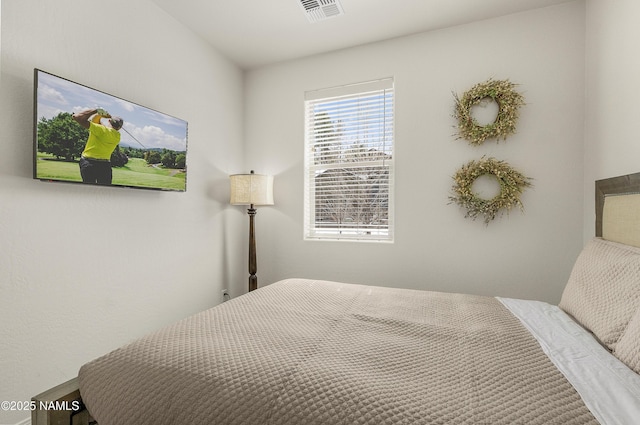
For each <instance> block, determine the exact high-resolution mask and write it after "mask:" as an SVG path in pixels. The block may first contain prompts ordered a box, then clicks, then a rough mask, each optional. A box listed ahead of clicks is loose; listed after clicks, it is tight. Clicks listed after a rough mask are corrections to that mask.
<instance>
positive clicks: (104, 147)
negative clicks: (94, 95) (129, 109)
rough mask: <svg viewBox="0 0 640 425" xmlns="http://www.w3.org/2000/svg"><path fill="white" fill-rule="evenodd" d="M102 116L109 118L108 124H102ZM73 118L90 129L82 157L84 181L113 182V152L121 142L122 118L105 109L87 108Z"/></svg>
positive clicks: (81, 166) (81, 167)
mask: <svg viewBox="0 0 640 425" xmlns="http://www.w3.org/2000/svg"><path fill="white" fill-rule="evenodd" d="M102 118H108V120H107V121H106V124H102V122H101V119H102ZM73 119H74V120H75V121H76V122H77V123H78V124H80V125H81V126H82V127H84V128H86V129H87V130H89V138H88V139H87V144H86V145H85V147H84V151H82V157H81V158H80V175H81V176H82V182H83V183H97V184H111V180H112V178H113V172H112V171H111V153H112V152H113V151H114V149H115V148H116V146H118V143H120V131H119V130H120V129H121V128H122V124H123V121H122V118H120V117H112V116H111V115H109V113H108V112H107V111H105V110H103V109H86V110H84V111H82V112H78V113H76V114H73Z"/></svg>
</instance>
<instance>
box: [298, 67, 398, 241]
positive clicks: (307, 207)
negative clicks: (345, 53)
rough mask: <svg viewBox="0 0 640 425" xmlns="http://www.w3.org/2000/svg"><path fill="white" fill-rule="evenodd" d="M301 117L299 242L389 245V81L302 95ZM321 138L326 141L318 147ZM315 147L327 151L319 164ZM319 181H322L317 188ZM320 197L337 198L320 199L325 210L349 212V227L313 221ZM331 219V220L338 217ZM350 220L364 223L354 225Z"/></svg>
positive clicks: (392, 97) (391, 153) (392, 160)
mask: <svg viewBox="0 0 640 425" xmlns="http://www.w3.org/2000/svg"><path fill="white" fill-rule="evenodd" d="M337 104H344V105H346V106H345V107H343V106H342V105H340V106H335V105H337ZM332 105H333V106H332ZM376 105H379V106H376ZM337 111H339V112H337ZM345 111H346V112H345ZM323 112H324V113H325V114H326V116H327V118H328V119H325V120H324V124H323V123H322V122H320V123H319V119H318V117H319V116H321V114H322V113H323ZM304 115H305V118H304V121H305V122H304V230H303V231H304V239H305V240H332V241H336V240H339V241H359V242H365V241H366V242H393V241H394V233H395V232H394V220H393V219H394V192H395V190H394V174H395V87H394V79H393V78H383V79H379V80H374V81H367V82H363V83H356V84H350V85H345V86H340V87H334V88H329V89H321V90H314V91H309V92H306V93H305V102H304ZM320 121H322V119H320ZM345 122H346V124H345ZM376 126H377V127H376ZM336 128H339V129H336ZM323 137H326V139H325V140H328V141H329V142H323V141H322V140H323V139H322V138H323ZM325 146H330V147H328V148H324V147H325ZM354 147H355V148H354ZM319 148H322V149H325V150H326V152H328V153H324V155H326V158H329V159H326V160H325V161H324V162H319V161H323V159H322V158H320V159H318V158H319V155H323V154H322V153H319V150H318V149H319ZM332 155H333V156H332ZM338 157H339V158H340V159H337V158H338ZM345 158H346V159H345ZM354 158H355V159H354ZM357 158H360V159H359V160H358V159H357ZM363 158H364V159H363ZM332 174H333V175H334V176H335V177H332ZM323 177H324V178H325V180H326V182H325V183H324V184H322V185H320V186H318V182H319V181H321V180H319V179H320V178H323ZM354 183H355V184H354ZM354 188H356V189H354ZM332 191H333V192H332ZM348 192H351V194H349V193H348ZM323 193H333V194H336V193H337V194H338V195H329V196H324V198H325V199H326V200H325V205H327V204H329V205H330V202H331V201H336V203H338V202H337V201H339V200H342V202H343V203H342V205H348V206H347V207H346V208H350V209H351V210H352V213H351V217H348V215H349V213H345V217H346V219H349V218H351V221H350V222H351V223H354V224H353V225H348V224H346V223H345V222H342V221H340V219H336V221H333V222H332V221H327V222H324V223H322V222H321V220H322V219H318V214H321V212H319V209H320V208H321V207H320V206H319V202H322V198H323ZM353 193H356V194H355V195H353ZM345 202H346V204H345ZM336 208H338V207H336ZM327 209H331V206H329V207H327ZM376 213H378V214H377V215H376ZM322 214H323V215H325V216H326V215H327V213H326V212H325V213H322ZM332 214H333V215H332V217H335V216H336V215H340V212H335V211H334V213H332ZM329 215H331V214H329ZM354 217H358V218H360V217H364V218H365V219H369V220H370V221H368V222H366V223H365V222H361V221H358V222H356V220H355V219H354ZM380 217H381V218H380ZM346 219H345V220H346Z"/></svg>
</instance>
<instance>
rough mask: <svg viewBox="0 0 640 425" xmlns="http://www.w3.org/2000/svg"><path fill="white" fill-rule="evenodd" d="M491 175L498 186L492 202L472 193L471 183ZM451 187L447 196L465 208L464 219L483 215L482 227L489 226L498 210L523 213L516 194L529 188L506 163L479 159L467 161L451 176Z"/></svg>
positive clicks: (528, 180) (492, 159)
mask: <svg viewBox="0 0 640 425" xmlns="http://www.w3.org/2000/svg"><path fill="white" fill-rule="evenodd" d="M487 174H490V175H493V176H495V178H496V179H497V180H498V183H500V193H499V194H498V195H496V196H495V197H494V198H493V199H483V198H481V197H479V196H478V195H477V194H476V193H474V192H473V190H472V185H473V182H475V181H476V179H477V178H478V177H480V176H482V175H487ZM453 180H454V181H455V184H454V186H453V192H454V194H455V196H450V197H449V199H450V201H451V202H449V203H456V204H458V205H460V206H461V207H464V208H466V209H467V213H466V215H465V217H470V218H472V219H473V220H475V219H476V218H477V217H478V216H484V222H485V224H489V222H490V221H491V220H493V219H494V218H495V217H496V214H497V213H498V212H499V211H500V210H506V211H507V212H509V211H510V210H511V209H512V208H513V207H516V206H517V207H519V208H520V210H521V211H524V207H523V205H522V202H521V201H520V194H521V193H522V191H523V190H524V188H526V187H529V186H531V179H530V178H529V177H525V176H524V175H523V174H521V173H519V172H518V171H516V170H514V169H513V168H511V167H510V166H509V165H508V164H507V163H506V162H504V161H499V160H497V159H495V158H486V159H485V158H484V157H482V159H481V160H479V161H470V162H469V163H467V164H466V165H463V166H462V168H460V170H458V172H457V173H456V174H455V176H453Z"/></svg>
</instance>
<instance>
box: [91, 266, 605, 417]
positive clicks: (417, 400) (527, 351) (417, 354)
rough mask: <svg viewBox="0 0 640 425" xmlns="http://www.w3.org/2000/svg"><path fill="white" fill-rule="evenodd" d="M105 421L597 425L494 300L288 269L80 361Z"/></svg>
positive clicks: (567, 384)
mask: <svg viewBox="0 0 640 425" xmlns="http://www.w3.org/2000/svg"><path fill="white" fill-rule="evenodd" d="M79 383H80V393H81V395H82V398H83V400H84V403H85V404H86V406H87V408H88V410H89V411H90V412H91V414H92V415H93V417H94V418H95V419H96V420H97V421H98V423H99V424H100V425H122V424H133V423H135V424H137V425H141V424H153V425H162V424H208V425H212V424H221V425H222V424H224V425H232V424H245V425H246V424H250V425H254V424H260V425H268V424H272V425H300V424H305V425H321V424H322V425H325V424H330V425H337V424H344V425H360V424H361V425H374V424H375V425H386V424H389V425H391V424H394V425H398V424H407V425H409V424H411V425H416V424H449V425H450V424H469V425H481V424H487V425H489V424H490V425H496V424H509V425H514V424H523V425H524V424H526V425H535V424H562V425H585V424H597V423H599V422H598V420H596V418H595V417H594V415H593V414H592V413H591V411H590V410H589V408H588V407H587V405H586V404H585V402H584V401H583V398H582V397H581V395H580V394H579V393H578V392H577V391H576V389H575V388H574V386H573V385H572V384H571V383H570V382H569V381H568V380H567V378H566V377H565V375H564V374H563V373H562V372H561V371H560V370H559V369H558V367H557V366H556V365H555V364H554V362H553V361H552V360H551V359H550V358H549V357H548V356H547V354H545V351H544V350H543V349H542V347H541V344H540V342H538V340H537V339H536V337H535V336H534V335H532V333H531V332H530V331H529V330H528V329H527V326H525V325H524V324H523V322H522V321H521V319H519V318H518V317H516V316H515V315H514V314H512V313H511V312H510V310H509V309H508V308H506V307H505V305H504V303H503V302H501V301H500V300H497V299H495V298H491V297H482V296H474V295H462V294H446V293H439V292H428V291H417V290H406V289H394V288H382V287H374V286H365V285H354V284H346V283H338V282H327V281H316V280H304V279H288V280H285V281H281V282H277V283H274V284H272V285H268V286H266V287H263V288H261V289H259V290H257V291H253V292H250V293H249V294H247V295H243V296H241V297H238V298H236V299H234V300H231V301H228V302H225V303H223V304H221V305H219V306H217V307H214V308H212V309H210V310H206V311H204V312H201V313H199V314H196V315H194V316H191V317H188V318H186V319H184V320H182V321H180V322H178V323H176V324H173V325H171V326H168V327H166V328H164V329H161V330H159V331H157V332H155V333H153V334H150V335H148V336H145V337H143V338H141V339H139V340H137V341H135V342H133V343H131V344H129V345H126V346H124V347H122V348H119V349H117V350H115V351H113V352H111V353H109V354H107V355H105V356H102V357H100V358H98V359H96V360H94V361H92V362H89V363H87V364H85V365H84V366H82V368H81V369H80V372H79Z"/></svg>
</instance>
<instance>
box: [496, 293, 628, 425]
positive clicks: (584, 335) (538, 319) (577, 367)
mask: <svg viewBox="0 0 640 425" xmlns="http://www.w3.org/2000/svg"><path fill="white" fill-rule="evenodd" d="M496 298H497V299H498V300H499V301H500V302H502V304H503V305H504V306H505V307H507V308H508V309H509V310H510V311H511V312H512V313H513V314H514V315H515V316H516V317H518V318H519V319H520V321H521V322H522V323H523V325H524V326H525V327H526V328H527V329H528V330H529V331H530V332H531V334H532V335H533V336H534V337H535V338H536V339H537V340H538V343H539V344H540V346H541V347H542V349H543V351H544V352H545V353H546V354H547V356H549V359H551V361H552V362H553V363H554V364H555V366H556V367H557V368H558V370H560V371H561V372H562V373H563V374H564V376H565V377H566V378H567V380H568V381H569V382H570V383H571V384H572V385H573V387H574V388H575V389H576V391H577V392H578V394H580V396H581V397H582V399H583V401H584V403H585V405H586V406H587V407H588V408H589V410H590V411H591V413H592V414H593V416H595V417H596V419H597V420H598V421H599V422H600V423H601V424H603V425H630V424H638V423H640V375H638V374H636V373H635V372H633V371H632V370H631V369H629V368H628V367H627V366H626V365H625V364H624V363H622V362H620V361H619V360H618V359H617V358H615V357H614V356H613V355H612V354H611V353H609V351H607V350H606V349H605V348H604V347H603V346H602V345H600V344H599V343H598V342H597V341H596V340H595V338H593V336H592V335H591V334H590V333H589V332H587V331H586V330H585V329H584V328H582V327H581V326H580V325H578V324H577V323H576V322H574V321H573V319H571V317H570V316H569V315H567V314H566V313H565V312H564V311H562V310H561V309H560V308H559V307H557V306H554V305H551V304H548V303H544V302H540V301H528V300H518V299H512V298H501V297H496Z"/></svg>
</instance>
